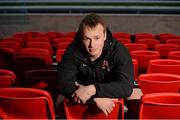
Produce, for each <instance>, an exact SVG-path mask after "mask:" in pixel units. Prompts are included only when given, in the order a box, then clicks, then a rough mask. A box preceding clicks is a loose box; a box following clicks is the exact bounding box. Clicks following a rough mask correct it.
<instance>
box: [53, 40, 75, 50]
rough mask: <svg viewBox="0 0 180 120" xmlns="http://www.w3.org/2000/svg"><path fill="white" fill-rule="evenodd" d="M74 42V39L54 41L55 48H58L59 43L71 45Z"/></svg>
mask: <svg viewBox="0 0 180 120" xmlns="http://www.w3.org/2000/svg"><path fill="white" fill-rule="evenodd" d="M72 41H73V39H72V38H56V39H55V40H54V47H56V48H57V45H58V43H67V42H68V43H71V42H72Z"/></svg>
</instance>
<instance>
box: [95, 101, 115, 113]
mask: <svg viewBox="0 0 180 120" xmlns="http://www.w3.org/2000/svg"><path fill="white" fill-rule="evenodd" d="M94 102H95V103H96V105H97V107H98V108H99V109H100V110H102V111H103V113H104V114H105V115H106V116H107V115H108V114H109V113H111V111H112V110H113V109H114V107H115V104H114V102H113V101H112V99H110V98H94Z"/></svg>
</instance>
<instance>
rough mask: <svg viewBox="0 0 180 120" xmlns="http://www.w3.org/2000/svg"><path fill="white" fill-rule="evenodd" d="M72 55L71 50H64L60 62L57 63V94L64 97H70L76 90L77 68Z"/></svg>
mask: <svg viewBox="0 0 180 120" xmlns="http://www.w3.org/2000/svg"><path fill="white" fill-rule="evenodd" d="M72 53H73V52H72V49H68V50H66V51H65V53H64V55H63V57H62V59H61V62H60V63H58V80H57V92H58V93H60V94H62V95H64V96H69V95H71V94H72V93H73V92H74V91H75V90H76V89H77V87H76V86H75V80H76V79H77V78H76V76H77V67H76V64H75V59H74V57H73V55H72Z"/></svg>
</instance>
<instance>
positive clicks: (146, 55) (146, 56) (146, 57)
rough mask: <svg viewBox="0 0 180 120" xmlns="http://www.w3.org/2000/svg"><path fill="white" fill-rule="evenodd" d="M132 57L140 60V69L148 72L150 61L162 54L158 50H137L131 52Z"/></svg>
mask: <svg viewBox="0 0 180 120" xmlns="http://www.w3.org/2000/svg"><path fill="white" fill-rule="evenodd" d="M131 56H132V58H134V59H136V60H137V61H138V69H139V70H140V69H142V70H143V71H144V73H146V72H147V68H148V65H149V61H150V60H153V59H159V58H160V54H159V52H157V51H149V50H137V51H132V52H131ZM140 74H141V73H140Z"/></svg>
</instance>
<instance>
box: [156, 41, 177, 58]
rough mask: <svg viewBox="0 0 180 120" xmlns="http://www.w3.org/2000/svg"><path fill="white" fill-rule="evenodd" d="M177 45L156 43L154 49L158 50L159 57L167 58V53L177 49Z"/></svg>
mask: <svg viewBox="0 0 180 120" xmlns="http://www.w3.org/2000/svg"><path fill="white" fill-rule="evenodd" d="M179 48H180V47H179V45H175V44H158V45H156V46H155V49H154V50H155V51H159V52H160V57H161V58H168V53H169V52H170V51H176V50H179Z"/></svg>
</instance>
